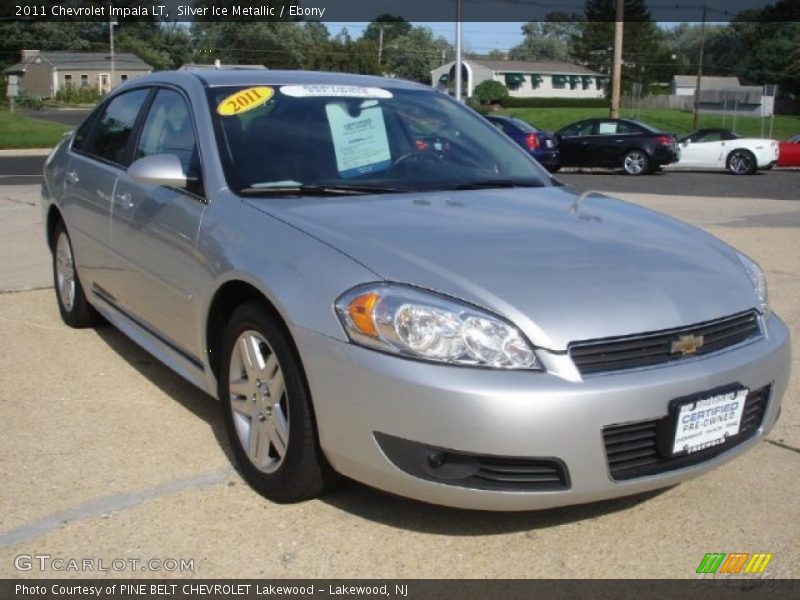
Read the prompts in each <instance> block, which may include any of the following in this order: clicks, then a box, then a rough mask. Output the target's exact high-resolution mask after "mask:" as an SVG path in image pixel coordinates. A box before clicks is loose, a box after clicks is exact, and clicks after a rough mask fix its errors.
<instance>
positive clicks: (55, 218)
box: [45, 204, 66, 252]
mask: <svg viewBox="0 0 800 600" xmlns="http://www.w3.org/2000/svg"><path fill="white" fill-rule="evenodd" d="M59 223H64V226H65V227H66V223H65V222H64V215H62V214H61V211H60V210H58V207H57V206H56V205H55V204H51V205H50V208H49V209H47V221H46V223H45V227H46V229H45V232H46V235H47V247H48V248H50V251H51V252H52V251H53V235H54V234H55V232H56V225H58V224H59Z"/></svg>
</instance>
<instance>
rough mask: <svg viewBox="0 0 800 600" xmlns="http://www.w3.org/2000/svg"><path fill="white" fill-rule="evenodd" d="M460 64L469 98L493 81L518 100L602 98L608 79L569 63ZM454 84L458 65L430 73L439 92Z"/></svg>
mask: <svg viewBox="0 0 800 600" xmlns="http://www.w3.org/2000/svg"><path fill="white" fill-rule="evenodd" d="M461 64H462V71H461V79H462V86H463V87H462V90H463V93H464V95H465V96H467V97H470V96H472V93H473V91H474V90H475V86H477V85H478V84H479V83H481V82H483V81H487V80H492V79H493V80H495V81H499V82H500V83H502V84H504V85H505V86H506V87H507V88H508V92H509V95H510V96H512V97H515V98H603V97H604V96H605V84H606V80H607V79H608V78H607V77H606V76H605V75H603V74H602V73H598V72H596V71H592V70H591V69H587V68H586V67H583V66H581V65H576V64H573V63H569V62H558V61H541V62H525V61H518V60H476V59H469V60H464V61H462V63H461ZM454 82H455V62H450V63H447V64H444V65H442V66H441V67H438V68H436V69H434V70H433V71H431V85H433V87H435V88H437V89H440V90H446V89H452V88H453V85H454Z"/></svg>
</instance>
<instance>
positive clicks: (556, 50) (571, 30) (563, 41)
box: [508, 12, 580, 60]
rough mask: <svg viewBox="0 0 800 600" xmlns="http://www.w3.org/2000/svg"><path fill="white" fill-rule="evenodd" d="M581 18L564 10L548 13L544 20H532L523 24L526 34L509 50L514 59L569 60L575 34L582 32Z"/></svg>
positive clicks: (523, 31) (523, 32)
mask: <svg viewBox="0 0 800 600" xmlns="http://www.w3.org/2000/svg"><path fill="white" fill-rule="evenodd" d="M579 23H580V19H579V17H576V16H575V15H569V14H567V13H563V12H552V13H548V14H547V16H546V17H545V20H544V21H530V22H528V23H525V24H524V25H523V26H522V34H523V35H524V36H525V37H524V39H523V40H522V42H521V43H519V44H517V45H516V46H514V47H513V48H511V50H509V52H508V55H509V58H511V59H513V60H569V59H570V58H571V53H570V44H571V42H572V38H573V36H577V35H578V34H579V33H580V25H579Z"/></svg>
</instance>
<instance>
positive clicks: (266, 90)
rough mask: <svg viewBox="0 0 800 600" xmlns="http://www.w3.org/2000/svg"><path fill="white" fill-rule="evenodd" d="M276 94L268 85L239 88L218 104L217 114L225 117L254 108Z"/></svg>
mask: <svg viewBox="0 0 800 600" xmlns="http://www.w3.org/2000/svg"><path fill="white" fill-rule="evenodd" d="M274 94H275V90H273V89H272V88H271V87H266V86H260V87H251V88H247V89H245V90H239V91H238V92H236V93H235V94H231V95H230V96H228V97H227V98H225V99H224V100H222V102H220V103H219V104H217V114H218V115H222V116H223V117H230V116H231V115H238V114H240V113H243V112H247V111H248V110H253V109H254V108H256V107H257V106H261V105H262V104H264V103H265V102H266V101H267V100H269V99H270V98H272V96H273V95H274Z"/></svg>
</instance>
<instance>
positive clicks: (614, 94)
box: [611, 0, 625, 119]
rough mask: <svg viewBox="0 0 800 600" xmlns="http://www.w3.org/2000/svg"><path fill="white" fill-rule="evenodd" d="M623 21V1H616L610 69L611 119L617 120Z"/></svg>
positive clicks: (620, 80) (620, 82)
mask: <svg viewBox="0 0 800 600" xmlns="http://www.w3.org/2000/svg"><path fill="white" fill-rule="evenodd" d="M624 21H625V0H617V16H616V19H615V21H614V64H613V65H612V68H611V118H612V119H619V96H620V90H621V87H622V85H621V84H622V27H623V24H624Z"/></svg>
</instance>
